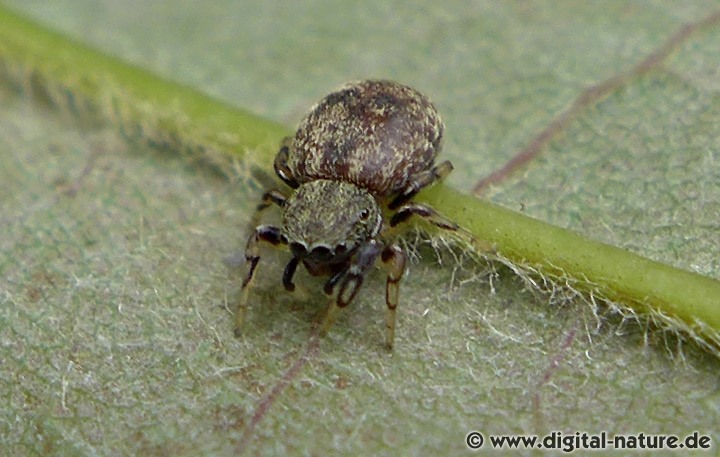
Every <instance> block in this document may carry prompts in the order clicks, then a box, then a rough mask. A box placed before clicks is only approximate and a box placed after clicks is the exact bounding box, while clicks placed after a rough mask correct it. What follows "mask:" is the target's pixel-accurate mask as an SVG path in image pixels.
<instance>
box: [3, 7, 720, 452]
mask: <svg viewBox="0 0 720 457" xmlns="http://www.w3.org/2000/svg"><path fill="white" fill-rule="evenodd" d="M4 3H5V4H7V5H9V6H12V7H14V8H17V9H18V11H24V12H25V13H26V14H28V16H30V17H33V18H35V19H36V20H38V21H41V22H43V23H45V24H47V25H48V26H49V27H52V28H56V29H58V30H62V31H64V32H65V33H67V34H68V35H70V36H72V37H74V38H76V39H78V40H81V41H83V42H86V43H88V44H92V45H94V46H96V47H98V48H99V49H101V50H103V51H105V52H108V53H111V54H113V55H116V56H119V57H122V58H123V59H126V60H127V61H130V62H133V63H135V64H138V65H140V66H142V67H145V68H147V69H150V70H152V71H154V72H156V73H158V74H160V75H162V76H164V77H167V78H171V79H174V80H176V81H179V82H182V83H186V84H188V85H190V86H193V87H196V88H198V89H200V90H202V91H204V92H206V93H208V94H211V95H213V96H215V97H217V98H220V99H223V100H226V101H228V102H229V103H232V104H236V105H238V106H242V107H244V108H247V109H249V110H251V111H254V112H256V113H258V114H260V115H263V116H265V117H268V118H270V119H274V120H277V121H279V122H282V123H285V124H287V125H288V126H289V127H291V126H292V125H293V124H294V123H296V122H297V121H298V120H299V118H300V117H301V116H302V115H303V113H304V112H305V110H306V109H307V108H308V107H309V106H310V105H311V104H312V103H313V102H314V101H316V100H317V99H318V98H320V97H321V96H322V95H324V94H325V93H326V92H328V91H329V90H330V89H332V88H334V87H336V86H337V85H339V84H341V83H342V82H344V81H347V80H350V79H358V78H364V77H383V78H392V79H397V80H400V81H403V82H405V83H408V84H410V85H412V86H414V87H417V88H418V89H420V90H422V91H423V92H425V93H427V94H428V95H429V96H430V97H431V98H432V99H433V100H434V101H435V102H436V104H437V105H438V107H439V109H440V112H441V113H442V114H443V117H444V119H445V122H446V124H447V137H446V143H445V150H444V152H443V154H444V157H445V158H448V159H450V160H452V161H453V163H454V164H455V167H456V170H455V171H454V172H453V174H452V175H451V176H450V177H449V179H448V184H449V185H451V186H453V187H455V188H458V189H461V190H464V191H468V192H469V191H470V190H471V189H472V187H473V184H474V183H475V182H476V181H477V180H478V179H479V178H481V177H484V176H486V175H487V174H489V173H490V172H492V171H493V170H495V169H497V168H499V167H500V166H502V165H503V164H504V163H505V162H506V161H507V160H508V159H509V158H510V157H511V156H512V154H513V153H514V152H515V151H517V150H518V149H519V148H521V147H522V146H524V145H526V144H527V143H528V142H530V141H531V140H532V138H533V137H534V136H535V135H537V133H538V132H539V131H540V130H542V128H543V127H545V126H546V125H547V124H548V123H549V122H551V121H552V119H553V118H554V116H556V115H557V113H558V112H559V111H561V110H562V109H564V108H566V107H567V106H569V105H570V104H571V103H572V102H573V100H574V99H575V98H576V97H577V96H578V95H579V94H580V93H581V92H582V90H583V89H584V88H586V87H588V86H590V85H592V84H593V83H596V82H598V81H601V80H605V79H607V78H609V77H611V76H613V75H616V74H618V73H620V72H623V71H626V70H628V69H629V68H631V67H632V66H633V65H634V64H635V63H637V62H638V61H640V60H641V59H643V58H644V57H645V56H647V55H648V54H650V53H651V52H653V51H654V50H656V49H657V48H658V47H659V46H661V45H662V44H663V43H664V42H665V41H666V40H667V39H668V37H669V36H670V35H671V34H672V33H674V32H675V31H676V30H678V29H679V28H680V27H682V26H683V25H684V24H686V23H688V22H690V21H696V20H698V19H701V18H703V17H707V16H708V15H709V14H711V13H712V12H713V11H714V10H716V9H717V8H718V7H719V5H718V3H717V2H716V1H706V2H701V1H696V2H682V5H680V4H679V3H678V2H671V1H656V2H652V3H648V2H625V1H623V2H621V1H612V2H592V3H590V2H587V3H584V2H583V3H580V2H573V1H560V2H558V1H553V2H550V1H548V2H472V3H471V2H460V1H449V2H443V3H442V4H438V3H437V2H430V1H417V2H413V3H412V4H406V5H391V4H389V3H386V2H380V1H375V2H362V3H358V4H351V3H345V2H339V1H334V2H333V1H329V0H325V1H322V0H318V1H309V2H290V1H275V2H273V1H265V2H252V4H250V2H230V1H216V2H211V3H200V2H190V1H175V2H139V1H129V2H110V1H95V2H90V1H88V0H85V1H80V0H74V1H73V0H61V1H58V0H56V1H53V2H47V1H24V2H20V1H5V2H4ZM718 69H720V25H718V24H715V26H714V27H708V28H706V29H703V30H700V31H699V32H698V33H696V34H695V35H693V36H692V37H691V38H690V39H688V40H687V41H686V42H685V43H683V45H682V46H681V47H680V48H679V49H678V51H677V52H676V53H674V54H673V55H672V56H671V57H670V58H669V59H667V60H666V61H665V62H664V63H663V65H662V66H661V67H660V68H659V69H658V70H656V71H653V72H651V73H650V74H648V75H646V76H644V77H642V78H637V79H635V80H631V81H630V82H629V84H628V85H627V86H626V87H624V88H623V89H621V90H619V91H616V92H614V93H612V94H611V95H609V96H608V97H606V98H604V99H602V100H600V101H599V102H598V103H596V104H594V105H592V106H591V107H589V108H588V109H587V110H584V111H583V112H582V113H581V114H580V115H579V116H578V118H577V119H575V120H574V121H573V122H572V123H571V124H570V126H569V127H568V128H567V129H566V130H565V131H564V132H563V134H562V135H561V136H560V137H558V138H557V139H556V140H555V141H553V142H552V143H551V144H550V146H549V147H548V148H546V149H545V150H544V151H543V153H542V154H541V155H540V156H539V157H538V158H537V159H536V160H534V161H533V162H532V163H531V164H530V166H529V167H527V168H526V169H525V170H523V171H522V172H521V173H518V174H516V175H514V176H512V177H511V178H510V179H508V180H507V181H505V182H503V183H502V184H500V185H498V186H496V187H494V188H492V189H491V190H490V192H489V193H488V195H487V198H490V199H491V200H493V201H495V202H498V203H501V204H504V205H506V206H508V207H510V208H513V209H516V210H521V211H524V212H525V213H526V214H529V215H532V216H534V217H537V218H539V219H542V220H545V221H548V222H551V223H553V224H557V225H560V226H563V227H568V228H572V229H575V230H577V231H579V232H582V233H584V234H586V235H587V236H589V237H591V238H594V239H597V240H600V241H605V242H608V243H611V244H614V245H617V246H621V247H624V248H626V249H629V250H632V251H635V252H638V253H640V254H642V255H644V256H647V257H650V258H653V259H655V260H659V261H662V262H666V263H669V264H671V265H675V266H678V267H681V268H685V269H689V270H693V271H696V272H698V273H701V274H704V275H707V276H711V277H714V278H720V260H719V258H720V256H719V255H718V253H719V252H720V250H719V248H718V246H720V96H719V95H718V92H719V91H720V83H719V81H720V72H719V70H718ZM1 87H2V89H0V106H2V110H0V183H1V184H0V205H1V206H0V208H1V210H0V211H1V213H0V218H1V219H0V221H1V224H2V225H1V232H0V245H1V246H2V250H1V253H2V256H1V257H0V274H1V275H0V395H1V396H2V399H3V403H4V407H3V408H2V412H0V439H1V440H2V443H3V447H4V449H6V450H9V452H10V454H11V455H34V454H42V455H133V454H135V455H139V454H142V455H169V454H175V455H183V456H184V455H236V454H237V453H239V452H244V453H246V454H248V455H256V454H305V455H324V454H337V453H339V454H351V453H352V454H364V455H370V454H373V455H420V454H423V455H427V454H430V455H433V454H439V453H441V452H442V453H443V454H462V453H466V452H467V453H469V452H470V451H469V450H468V449H467V448H466V446H465V435H466V434H467V432H469V431H471V430H478V431H482V432H483V433H485V435H486V437H487V435H488V434H491V433H495V434H500V433H526V434H544V433H548V432H550V431H552V430H561V431H563V432H565V433H568V434H572V433H574V432H575V431H587V432H589V433H598V432H600V431H603V430H606V431H608V432H610V433H634V432H645V433H673V434H679V435H683V434H685V433H689V432H692V431H695V430H697V431H699V432H700V433H704V434H707V435H709V436H711V437H712V438H713V441H714V443H717V440H718V439H719V438H720V435H719V434H718V424H720V385H719V383H718V375H717V373H718V368H719V363H720V362H719V361H718V358H717V357H715V356H713V355H710V354H707V353H704V352H702V351H700V350H698V349H697V348H695V347H694V346H692V345H690V344H683V345H681V344H677V341H676V340H675V338H674V336H673V335H671V334H670V335H666V334H665V333H664V332H661V331H657V330H654V331H653V330H649V329H648V327H647V326H644V325H637V324H634V323H633V322H631V321H629V320H628V321H626V320H622V319H611V320H609V321H607V322H605V321H603V322H602V325H600V326H599V327H598V321H597V319H596V318H595V316H594V314H593V313H592V311H591V310H590V308H589V307H588V306H587V305H586V304H585V303H584V302H583V301H582V300H570V299H568V300H565V301H566V302H567V303H564V304H563V305H562V306H559V305H558V304H557V302H558V301H559V300H558V299H556V298H555V297H550V296H546V295H542V294H537V293H533V292H531V291H528V290H526V288H525V286H524V283H523V282H522V281H521V280H520V279H518V278H517V277H515V276H513V275H512V274H511V273H510V272H508V271H506V270H504V269H502V268H496V267H494V266H490V265H484V264H476V263H472V262H469V261H465V262H463V263H461V264H458V263H457V262H456V259H455V257H454V256H453V253H452V252H450V251H448V250H447V249H440V251H439V254H436V253H435V252H434V250H433V249H432V248H431V247H429V246H427V245H421V246H420V247H419V248H418V252H419V254H420V257H421V258H420V259H418V260H416V261H415V262H413V263H412V264H411V265H410V272H409V274H408V275H407V277H406V279H405V280H404V281H403V285H402V296H401V300H402V302H401V306H400V309H399V326H398V330H397V341H396V349H395V351H394V352H393V353H387V352H386V351H385V350H384V349H383V328H384V327H383V325H384V303H383V295H384V292H383V287H384V286H383V278H382V276H381V274H379V273H376V274H374V275H372V276H371V278H370V279H369V281H368V283H367V285H366V286H365V288H364V290H363V292H362V293H361V294H360V296H359V297H358V300H357V301H356V303H354V304H353V306H352V307H351V309H349V310H348V311H347V312H346V313H344V315H343V316H342V317H341V318H340V319H339V321H338V323H337V324H336V325H335V326H334V327H333V329H332V331H331V332H330V334H329V335H328V336H327V337H325V338H323V339H321V340H320V341H319V343H318V342H317V341H316V340H314V339H313V338H312V337H311V334H312V331H311V327H312V326H313V323H316V322H317V321H318V320H319V319H321V318H322V315H323V313H324V308H325V299H324V297H323V296H322V294H321V293H320V284H321V283H320V282H318V281H317V280H314V279H310V278H308V277H307V275H305V276H300V278H302V282H303V283H305V285H306V287H307V288H308V290H309V293H308V295H307V296H306V297H301V296H293V295H290V294H287V293H285V292H284V291H282V290H281V289H282V288H281V287H280V283H279V280H280V274H281V272H282V265H283V261H285V260H286V259H287V254H285V253H282V252H276V251H273V250H267V251H265V252H266V254H267V255H266V256H265V257H264V258H263V260H262V262H261V265H260V268H259V270H258V281H257V287H256V288H255V290H254V292H253V306H252V310H251V312H250V314H249V316H248V321H247V329H246V334H245V335H244V337H243V338H241V339H239V340H238V339H236V338H234V337H233V335H232V320H233V313H232V309H230V308H231V305H232V303H233V300H234V298H235V295H236V294H237V292H238V289H239V278H240V275H241V271H239V270H238V269H236V268H231V267H228V266H226V265H225V264H224V263H223V258H225V257H227V256H230V255H233V254H234V253H237V251H238V250H239V249H241V248H242V246H243V245H244V238H245V236H246V235H247V221H248V218H249V216H250V214H251V211H252V208H253V206H254V204H255V203H256V201H257V199H258V198H259V196H260V194H261V189H260V188H259V187H258V186H256V185H252V184H249V183H245V182H242V181H237V182H235V181H232V180H227V179H223V178H219V177H218V176H217V175H216V174H214V173H213V172H212V171H211V170H208V169H205V168H203V167H201V166H196V165H188V164H187V163H186V162H183V161H182V160H179V159H178V158H177V157H175V156H173V155H172V154H165V153H160V152H157V151H153V150H151V149H146V148H143V147H140V146H136V145H132V144H129V143H127V142H126V141H124V140H122V139H120V137H119V135H118V134H117V133H116V132H115V130H114V129H113V128H112V127H97V126H89V125H82V124H79V123H78V122H77V121H76V120H74V119H73V118H72V117H71V116H68V115H67V114H63V113H59V112H57V111H53V110H48V109H47V108H45V107H43V106H42V105H41V104H38V103H34V102H32V101H31V100H29V99H28V98H25V97H22V96H20V95H18V94H17V93H16V92H14V91H10V90H8V89H7V88H6V87H5V86H1ZM455 254H457V253H455ZM718 302H719V306H720V297H718ZM714 446H715V449H717V444H714Z"/></svg>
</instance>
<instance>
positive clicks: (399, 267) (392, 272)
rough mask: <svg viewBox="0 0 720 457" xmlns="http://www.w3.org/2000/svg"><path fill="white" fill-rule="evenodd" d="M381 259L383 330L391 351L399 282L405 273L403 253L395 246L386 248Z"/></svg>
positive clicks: (393, 339)
mask: <svg viewBox="0 0 720 457" xmlns="http://www.w3.org/2000/svg"><path fill="white" fill-rule="evenodd" d="M381 259H382V262H383V265H384V266H385V270H386V271H387V285H386V287H385V303H386V304H387V324H386V329H385V345H386V346H387V348H388V349H392V347H393V344H394V343H395V310H396V309H397V305H398V301H399V298H398V296H399V291H400V280H401V279H402V277H403V274H404V273H405V259H406V257H405V253H404V252H403V251H402V250H401V249H400V248H399V247H398V246H395V245H392V246H386V247H385V249H383V251H382V255H381Z"/></svg>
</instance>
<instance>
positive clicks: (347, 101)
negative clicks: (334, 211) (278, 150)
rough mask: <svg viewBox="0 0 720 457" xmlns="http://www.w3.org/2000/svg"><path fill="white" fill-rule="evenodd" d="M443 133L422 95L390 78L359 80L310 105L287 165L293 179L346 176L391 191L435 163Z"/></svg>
mask: <svg viewBox="0 0 720 457" xmlns="http://www.w3.org/2000/svg"><path fill="white" fill-rule="evenodd" d="M442 135H443V124H442V121H441V120H440V117H439V116H438V114H437V111H436V110H435V107H434V106H433V105H432V103H430V101H429V100H428V99H427V98H426V97H425V96H424V95H422V94H420V93H419V92H417V91H416V90H414V89H412V88H410V87H407V86H404V85H402V84H398V83H395V82H391V81H360V82H355V83H350V84H348V85H346V86H344V87H342V88H341V89H340V90H338V91H337V92H333V93H331V94H330V95H328V96H326V97H325V98H324V99H322V100H321V101H320V102H319V103H318V104H317V105H315V106H314V107H313V108H312V109H311V111H310V113H309V114H308V115H307V116H306V117H305V119H303V120H302V122H301V123H300V125H299V127H298V130H297V132H296V133H295V137H294V138H293V140H292V142H291V144H290V148H289V151H288V157H287V162H286V164H287V167H288V169H289V170H290V171H291V173H292V175H293V177H294V178H295V180H297V182H298V184H302V183H305V182H308V181H312V180H315V179H330V180H336V181H346V182H350V183H353V184H355V185H357V186H359V187H362V188H364V189H367V190H368V191H369V192H370V193H372V194H373V195H376V196H391V195H394V194H397V193H398V192H400V191H401V190H403V189H404V188H405V187H407V185H408V182H409V181H410V179H411V177H412V176H414V175H416V174H417V173H420V172H422V171H425V170H428V169H430V168H431V167H432V166H433V165H434V160H435V156H436V155H437V154H438V152H440V142H441V140H442Z"/></svg>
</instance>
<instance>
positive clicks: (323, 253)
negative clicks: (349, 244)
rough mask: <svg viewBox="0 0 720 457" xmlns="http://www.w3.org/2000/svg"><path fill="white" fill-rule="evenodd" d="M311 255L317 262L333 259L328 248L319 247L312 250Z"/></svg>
mask: <svg viewBox="0 0 720 457" xmlns="http://www.w3.org/2000/svg"><path fill="white" fill-rule="evenodd" d="M311 255H312V257H314V258H315V259H317V260H328V259H330V258H331V257H332V250H331V249H330V248H329V247H327V246H318V247H316V248H314V249H313V250H312V253H311Z"/></svg>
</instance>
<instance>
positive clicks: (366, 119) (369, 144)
mask: <svg viewBox="0 0 720 457" xmlns="http://www.w3.org/2000/svg"><path fill="white" fill-rule="evenodd" d="M442 134H443V125H442V122H441V121H440V118H439V116H438V114H437V111H436V110H435V107H434V106H433V105H432V104H431V103H430V102H429V101H428V99H427V98H426V97H425V96H423V95H422V94H420V93H419V92H417V91H416V90H414V89H411V88H410V87H407V86H404V85H401V84H398V83H394V82H391V81H360V82H356V83H350V84H348V85H346V86H344V87H342V88H341V89H340V90H338V91H336V92H333V93H331V94H330V95H328V96H326V97H325V98H324V99H323V100H321V101H320V102H319V103H318V104H316V105H315V106H314V107H313V108H312V109H311V110H310V112H309V113H308V115H307V116H306V117H305V119H303V121H302V122H301V123H300V126H299V127H298V130H297V132H296V133H295V136H294V137H289V138H286V139H285V140H284V141H283V144H282V146H281V148H280V151H279V152H278V155H277V157H276V159H275V172H276V173H277V175H278V176H279V177H280V178H281V179H282V180H283V181H285V183H287V184H288V185H289V186H290V187H292V188H294V189H295V191H294V193H293V194H292V195H290V196H289V197H285V195H283V194H282V193H281V192H280V191H277V190H270V191H268V192H266V193H265V195H264V196H263V200H262V203H261V204H260V205H258V211H262V210H264V209H266V208H267V207H269V206H270V205H271V204H273V203H274V204H276V205H278V206H280V207H281V208H282V210H283V218H282V225H281V226H279V227H277V226H268V225H261V226H258V227H257V228H256V229H255V231H254V232H253V234H252V235H250V238H249V239H248V243H247V248H246V251H245V258H246V260H247V264H248V271H247V275H246V276H245V280H244V281H243V285H242V289H243V293H242V295H241V298H240V302H239V305H238V314H237V322H236V334H239V333H240V331H241V328H242V323H243V320H244V315H245V309H246V307H247V301H248V294H249V290H250V283H251V281H252V279H253V276H254V273H255V269H256V267H257V264H258V262H259V260H260V252H259V248H258V243H259V242H260V241H265V242H268V243H270V244H274V245H279V244H285V245H288V247H289V248H290V251H291V253H292V258H291V259H290V261H289V262H288V264H287V266H286V267H285V271H284V273H283V285H284V286H285V288H286V289H287V290H293V289H294V288H295V285H294V283H293V277H294V275H295V271H296V269H297V267H298V265H299V264H300V263H302V264H303V265H304V266H305V268H306V269H307V270H308V272H309V273H310V274H311V275H314V276H323V275H324V276H328V279H327V282H326V283H325V287H324V291H325V293H327V294H328V295H330V296H331V297H332V301H331V304H330V308H329V310H328V314H327V317H326V318H325V322H324V323H323V331H325V330H327V329H328V328H329V326H330V325H331V324H332V322H333V320H334V316H335V314H336V313H337V310H338V308H342V307H345V306H347V305H348V304H349V303H350V302H351V301H352V300H353V299H354V298H355V295H356V293H357V291H358V290H359V288H360V286H361V285H362V283H363V279H364V278H365V275H366V274H367V273H368V272H369V270H370V269H371V268H372V266H373V265H374V264H375V261H376V260H377V258H378V257H380V259H381V260H382V262H383V265H384V266H385V267H386V270H387V275H388V277H387V290H386V294H385V297H386V304H387V308H388V316H387V332H386V337H385V342H386V345H387V346H388V347H389V348H391V347H392V346H393V342H394V335H395V333H394V332H395V308H396V307H397V304H398V283H399V281H400V279H401V278H402V275H403V273H404V271H405V254H404V253H403V252H402V250H401V249H400V248H399V247H398V246H397V245H395V244H392V243H390V242H389V240H387V239H386V232H387V229H388V228H390V227H394V226H396V225H398V224H400V223H402V222H404V221H406V220H407V219H408V218H409V217H411V216H412V215H418V216H421V217H424V218H427V220H428V221H429V222H431V223H433V224H435V225H437V226H439V227H441V228H444V229H448V230H456V229H457V226H456V225H455V224H453V223H452V222H449V221H447V220H445V219H443V218H442V217H440V216H439V215H438V214H437V213H436V212H435V210H433V209H432V208H430V207H429V206H426V205H423V204H418V203H413V202H411V199H412V198H413V197H414V196H415V194H417V193H418V192H419V191H420V190H421V189H422V188H424V187H426V186H428V185H430V184H432V183H434V182H435V181H437V180H438V179H440V178H442V177H444V176H445V175H447V174H448V173H450V171H452V165H451V164H450V162H447V161H446V162H443V163H441V164H439V165H435V157H436V156H437V154H438V152H439V151H440V142H441V139H442ZM382 206H387V208H388V209H389V210H392V211H395V212H394V214H393V215H392V217H391V218H390V220H389V221H386V220H384V219H383V215H382Z"/></svg>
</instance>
